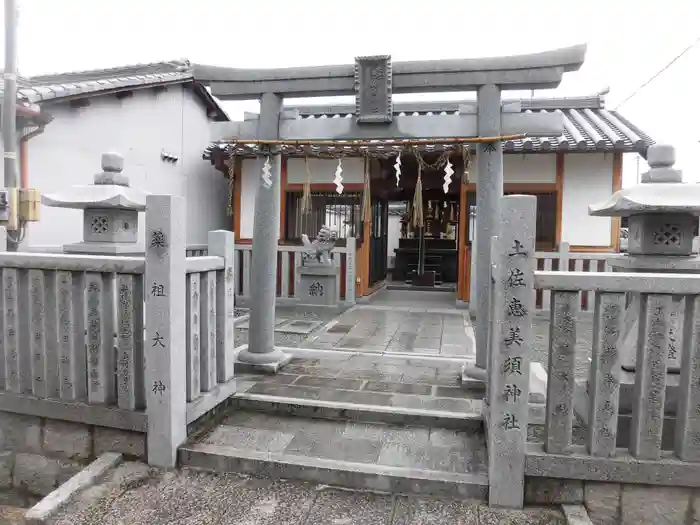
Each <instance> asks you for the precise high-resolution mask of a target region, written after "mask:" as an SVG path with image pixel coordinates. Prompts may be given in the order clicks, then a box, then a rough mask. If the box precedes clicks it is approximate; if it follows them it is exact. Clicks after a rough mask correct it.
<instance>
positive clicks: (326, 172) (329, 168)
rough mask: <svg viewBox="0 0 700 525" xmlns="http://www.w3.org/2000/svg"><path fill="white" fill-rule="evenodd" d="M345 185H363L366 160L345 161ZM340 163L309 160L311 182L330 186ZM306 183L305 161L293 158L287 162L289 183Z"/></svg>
mask: <svg viewBox="0 0 700 525" xmlns="http://www.w3.org/2000/svg"><path fill="white" fill-rule="evenodd" d="M342 166H343V184H352V183H356V184H357V183H360V184H361V183H363V182H364V180H365V179H364V173H365V161H364V159H361V158H359V159H355V158H348V159H343V164H342ZM337 168H338V161H337V160H332V159H309V172H310V173H311V181H312V182H314V183H317V184H329V183H332V182H333V179H334V178H335V170H336V169H337ZM305 182H306V166H305V164H304V159H298V158H292V159H289V160H287V183H288V184H304V183H305Z"/></svg>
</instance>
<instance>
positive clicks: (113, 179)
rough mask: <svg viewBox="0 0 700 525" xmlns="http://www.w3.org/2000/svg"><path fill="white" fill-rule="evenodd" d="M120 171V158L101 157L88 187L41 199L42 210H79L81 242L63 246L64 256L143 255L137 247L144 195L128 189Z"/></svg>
mask: <svg viewBox="0 0 700 525" xmlns="http://www.w3.org/2000/svg"><path fill="white" fill-rule="evenodd" d="M123 169H124V157H122V156H121V155H119V154H118V153H103V154H102V172H101V173H98V174H97V175H95V177H94V182H93V183H92V184H90V185H85V186H72V187H71V188H68V189H67V190H66V191H65V192H59V193H54V194H51V195H43V196H42V199H41V202H42V203H43V204H45V205H46V206H52V207H55V208H72V209H79V210H83V241H82V242H79V243H76V244H67V245H65V246H64V247H63V251H64V252H65V253H83V254H99V255H130V254H131V255H134V254H142V253H143V250H142V249H139V248H138V246H137V243H138V239H139V235H138V230H139V212H140V211H145V210H146V193H144V192H143V191H140V190H137V189H134V188H130V187H129V178H128V177H127V176H126V175H125V174H124V173H122V171H123Z"/></svg>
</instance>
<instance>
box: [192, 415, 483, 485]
mask: <svg viewBox="0 0 700 525" xmlns="http://www.w3.org/2000/svg"><path fill="white" fill-rule="evenodd" d="M200 446H204V447H205V448H206V447H207V446H216V447H217V448H218V449H219V450H220V451H222V452H225V453H226V454H228V455H233V456H236V455H238V454H239V453H243V454H245V453H248V452H250V451H257V452H268V453H270V454H275V457H276V460H277V461H282V462H289V463H294V462H295V461H296V458H320V459H328V460H334V461H337V462H341V463H343V464H346V463H352V464H358V465H359V464H369V465H380V466H383V467H387V468H388V467H399V468H410V469H412V471H433V472H448V473H455V474H469V473H481V474H486V473H487V472H488V469H487V467H486V461H487V459H486V445H485V443H484V438H483V434H482V433H481V432H473V431H459V430H450V429H444V428H427V427H421V426H406V425H390V424H375V423H365V422H359V421H342V420H324V419H311V418H302V417H297V416H282V415H271V414H266V413H262V412H252V411H251V412H246V411H236V412H233V413H232V414H230V415H229V416H228V417H227V418H225V419H224V420H223V421H222V423H221V424H220V425H218V426H216V427H215V428H214V429H212V430H211V431H210V432H209V433H208V434H206V435H205V436H201V437H199V438H198V439H197V440H196V443H195V444H192V445H191V448H193V449H196V448H197V447H200ZM285 458H287V459H285Z"/></svg>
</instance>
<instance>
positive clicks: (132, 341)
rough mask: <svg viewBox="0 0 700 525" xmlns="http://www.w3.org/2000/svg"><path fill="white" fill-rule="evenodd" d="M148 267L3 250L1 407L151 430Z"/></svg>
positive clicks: (121, 260)
mask: <svg viewBox="0 0 700 525" xmlns="http://www.w3.org/2000/svg"><path fill="white" fill-rule="evenodd" d="M144 267H145V266H144V259H143V257H101V256H86V255H63V254H48V253H47V254H41V253H6V252H3V253H0V271H1V272H2V296H1V297H0V303H1V305H0V310H1V311H2V315H1V316H0V321H2V336H1V337H2V345H1V347H0V349H1V350H2V352H1V353H2V356H0V370H1V372H2V373H0V400H1V401H0V410H6V411H9V412H19V413H25V414H30V415H35V416H39V417H52V418H58V419H64V420H69V421H77V422H83V423H87V424H93V425H99V426H105V427H112V428H121V429H125V430H133V431H141V432H144V431H145V429H146V418H145V414H144V412H143V409H144V408H145V397H144V364H143V337H142V334H143V319H144V317H143V273H144ZM115 350H116V352H115Z"/></svg>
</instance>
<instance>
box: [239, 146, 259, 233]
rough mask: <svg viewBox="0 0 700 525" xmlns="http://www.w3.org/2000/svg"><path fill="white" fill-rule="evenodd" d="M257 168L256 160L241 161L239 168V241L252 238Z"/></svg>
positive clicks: (257, 181) (257, 176) (257, 178)
mask: <svg viewBox="0 0 700 525" xmlns="http://www.w3.org/2000/svg"><path fill="white" fill-rule="evenodd" d="M258 167H259V162H258V161H257V160H256V159H243V165H242V167H241V233H240V236H241V239H252V238H253V214H254V213H255V195H256V194H257V193H258V185H259V184H260V173H259V170H258ZM234 213H235V212H234Z"/></svg>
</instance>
